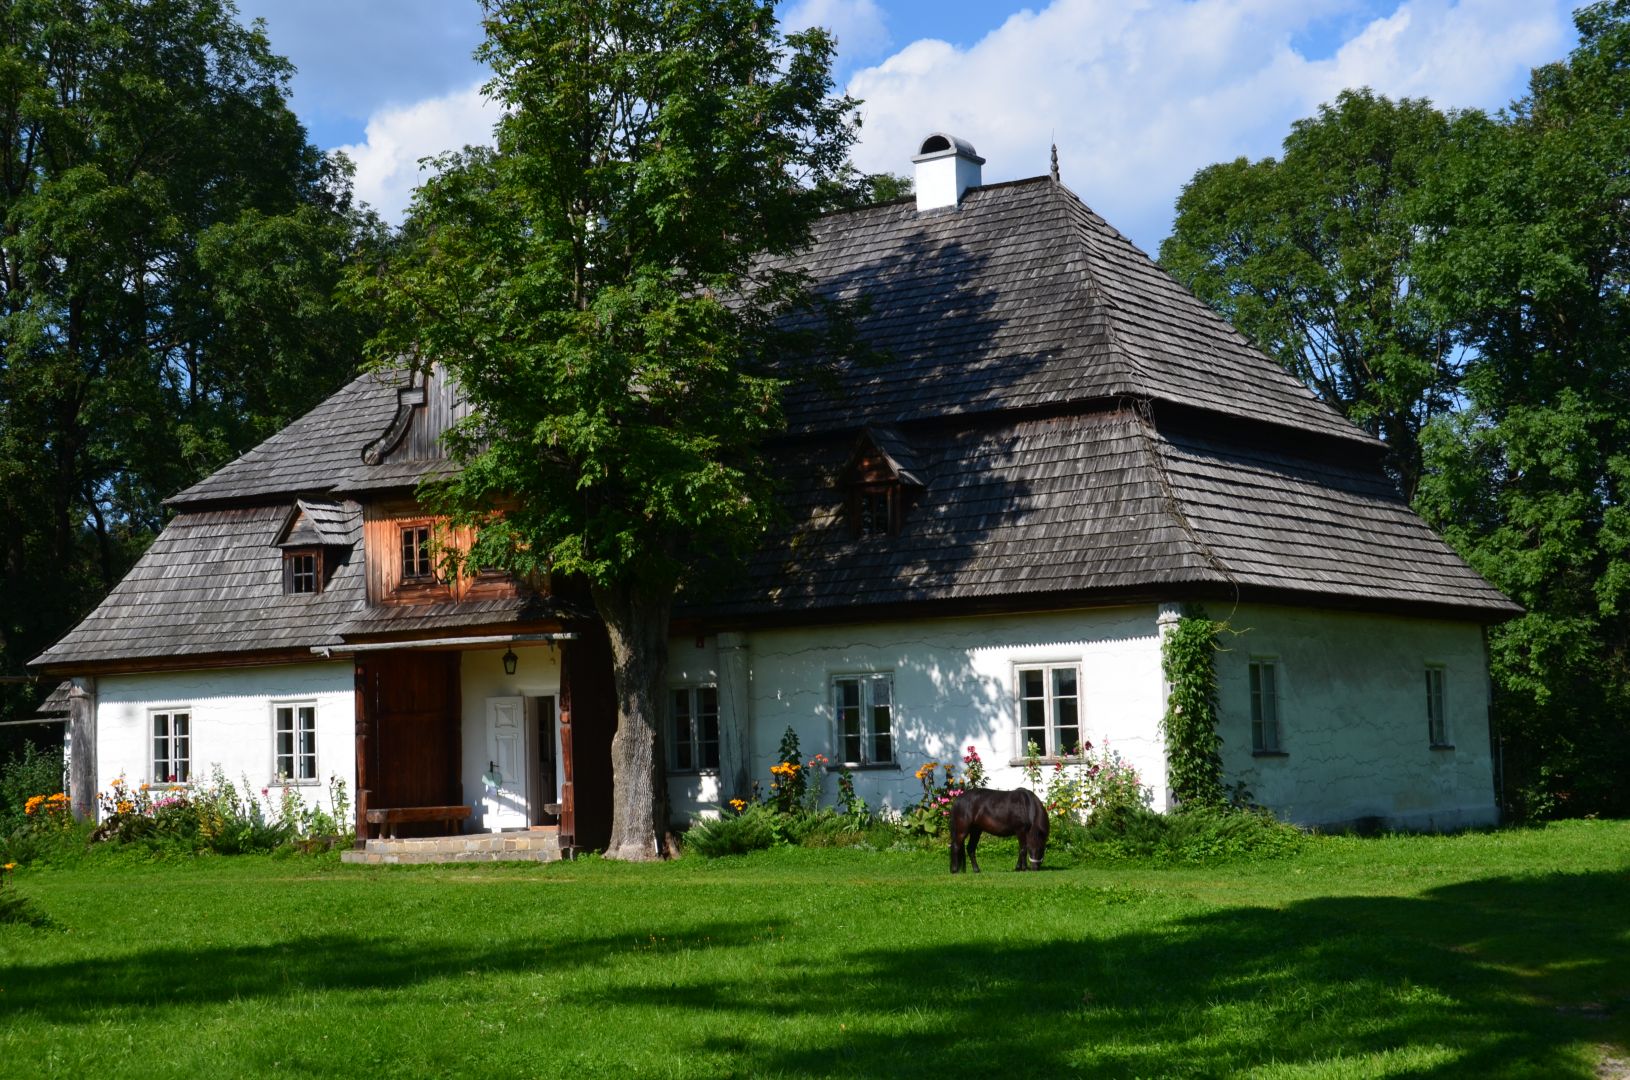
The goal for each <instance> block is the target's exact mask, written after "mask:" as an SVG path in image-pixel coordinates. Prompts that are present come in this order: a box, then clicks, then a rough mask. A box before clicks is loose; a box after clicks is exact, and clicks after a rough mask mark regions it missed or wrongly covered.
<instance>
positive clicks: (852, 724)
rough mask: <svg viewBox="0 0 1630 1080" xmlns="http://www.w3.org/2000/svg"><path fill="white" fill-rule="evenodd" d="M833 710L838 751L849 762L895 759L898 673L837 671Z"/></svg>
mask: <svg viewBox="0 0 1630 1080" xmlns="http://www.w3.org/2000/svg"><path fill="white" fill-rule="evenodd" d="M832 714H833V718H834V719H835V720H836V722H837V735H838V754H839V755H840V756H841V757H842V759H843V764H845V765H890V764H893V762H894V675H893V673H892V672H878V673H875V674H871V675H837V676H834V677H833V679H832Z"/></svg>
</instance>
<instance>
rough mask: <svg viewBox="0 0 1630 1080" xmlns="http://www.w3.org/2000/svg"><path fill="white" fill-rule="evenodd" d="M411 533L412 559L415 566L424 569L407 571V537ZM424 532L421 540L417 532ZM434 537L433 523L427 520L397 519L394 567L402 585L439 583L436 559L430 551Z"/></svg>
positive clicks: (434, 528)
mask: <svg viewBox="0 0 1630 1080" xmlns="http://www.w3.org/2000/svg"><path fill="white" fill-rule="evenodd" d="M410 533H411V534H413V536H414V541H413V561H414V566H415V568H417V567H419V566H423V567H424V568H425V569H424V570H423V571H419V570H417V569H415V570H414V572H412V573H409V572H408V551H407V538H408V535H409V534H410ZM419 533H423V534H424V540H423V542H420V540H419V539H418V534H419ZM435 538H436V527H435V524H434V523H433V522H431V521H429V520H425V519H419V520H415V521H399V522H397V523H396V569H397V572H398V573H399V574H400V575H401V577H400V579H399V580H400V583H401V584H403V585H434V584H439V579H438V577H437V575H436V560H435V556H434V554H433V553H432V551H431V548H432V547H433V545H434V542H435Z"/></svg>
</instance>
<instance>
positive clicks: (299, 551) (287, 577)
mask: <svg viewBox="0 0 1630 1080" xmlns="http://www.w3.org/2000/svg"><path fill="white" fill-rule="evenodd" d="M300 559H310V560H311V573H310V578H311V588H309V589H302V588H300V587H299V586H300V581H301V579H302V578H303V577H305V576H306V575H305V574H303V573H302V572H301V571H300V570H299V568H298V563H297V560H300ZM322 591H323V549H322V548H294V549H291V550H289V551H285V552H284V553H283V592H284V594H285V595H288V596H315V595H317V594H319V593H321V592H322Z"/></svg>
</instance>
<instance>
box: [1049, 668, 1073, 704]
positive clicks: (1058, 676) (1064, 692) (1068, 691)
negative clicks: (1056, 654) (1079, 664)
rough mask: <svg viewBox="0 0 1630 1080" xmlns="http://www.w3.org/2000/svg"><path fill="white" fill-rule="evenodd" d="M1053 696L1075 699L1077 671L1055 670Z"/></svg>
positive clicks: (1070, 669) (1067, 669) (1071, 669)
mask: <svg viewBox="0 0 1630 1080" xmlns="http://www.w3.org/2000/svg"><path fill="white" fill-rule="evenodd" d="M1053 696H1054V697H1060V698H1061V697H1071V698H1073V697H1075V669H1074V668H1073V667H1067V668H1054V669H1053Z"/></svg>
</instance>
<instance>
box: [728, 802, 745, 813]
mask: <svg viewBox="0 0 1630 1080" xmlns="http://www.w3.org/2000/svg"><path fill="white" fill-rule="evenodd" d="M730 805H731V806H733V807H734V808H735V810H736V813H738V814H739V813H741V812H742V811H743V810H745V809H747V800H746V799H731V800H730Z"/></svg>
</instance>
